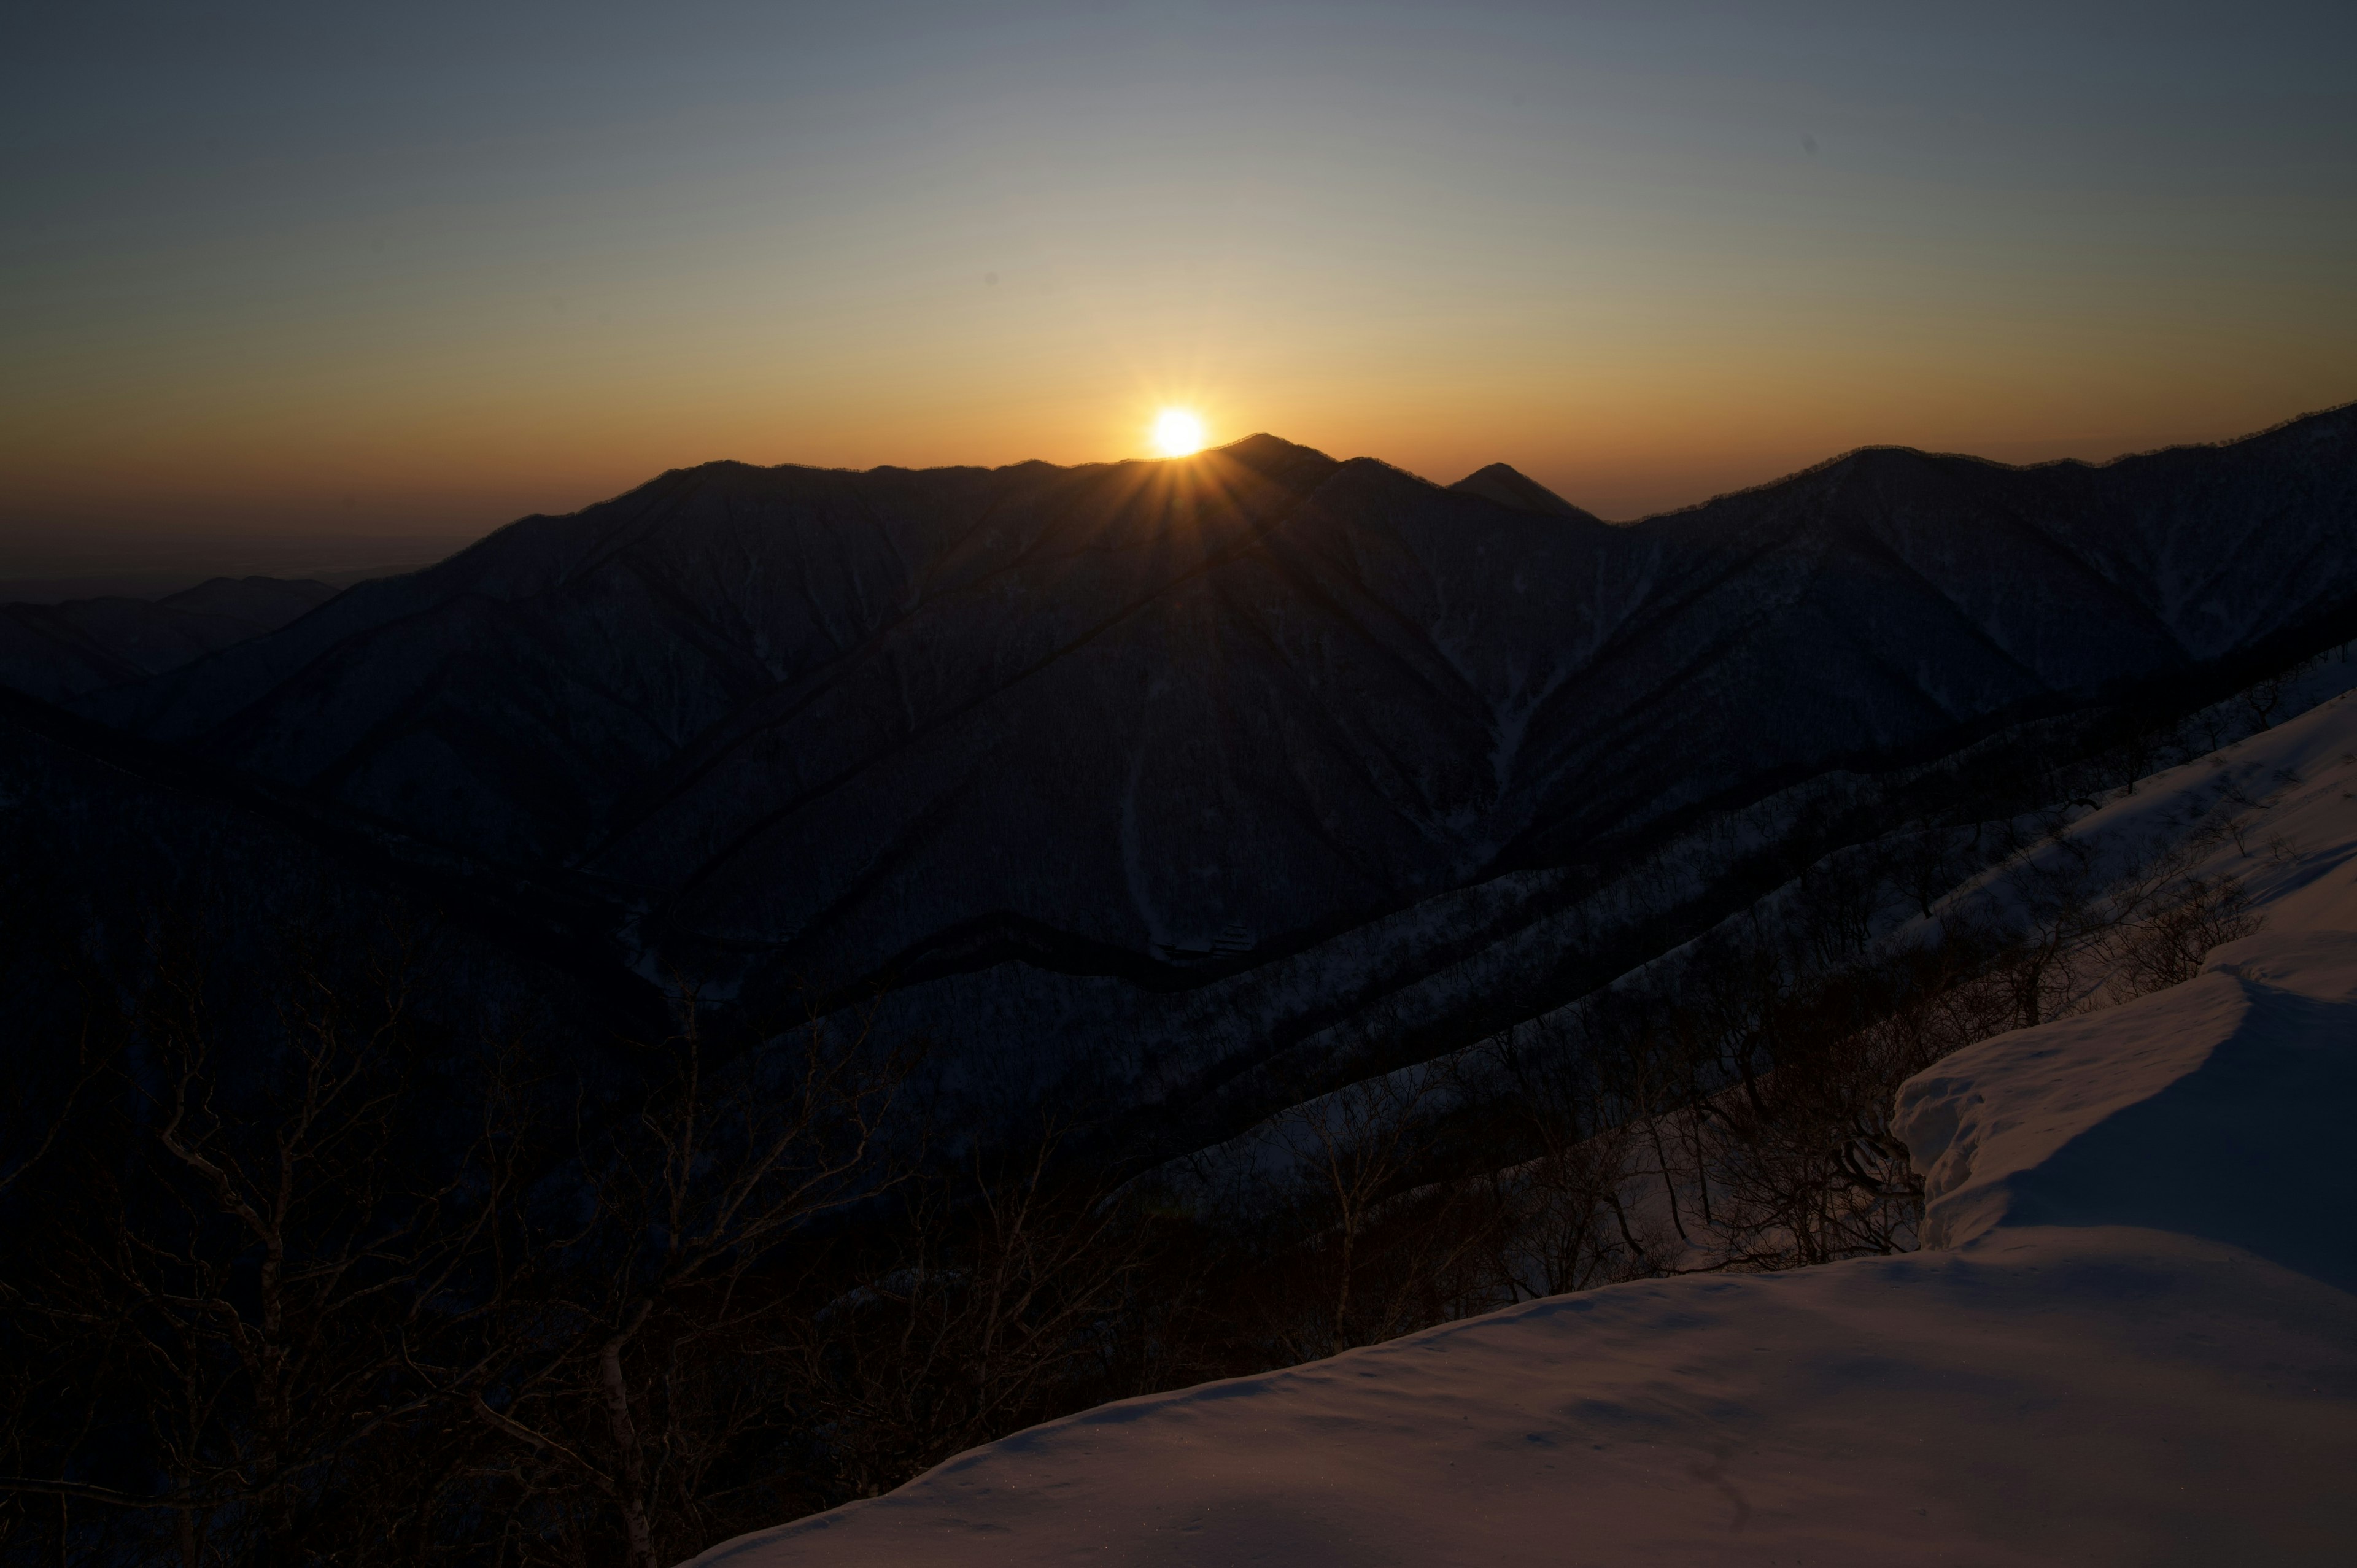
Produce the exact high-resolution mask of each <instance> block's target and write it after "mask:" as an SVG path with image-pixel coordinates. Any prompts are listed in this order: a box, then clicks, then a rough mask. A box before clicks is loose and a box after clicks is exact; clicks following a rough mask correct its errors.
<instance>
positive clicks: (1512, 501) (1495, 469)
mask: <svg viewBox="0 0 2357 1568" xmlns="http://www.w3.org/2000/svg"><path fill="white" fill-rule="evenodd" d="M1448 488H1449V489H1452V490H1455V491H1457V492H1458V493H1459V494H1460V495H1469V496H1480V498H1481V499H1483V500H1485V501H1495V502H1497V503H1498V504H1499V505H1500V506H1501V507H1506V508H1508V509H1510V510H1514V511H1535V512H1552V513H1554V514H1555V515H1556V516H1558V517H1577V518H1583V519H1586V520H1587V521H1589V522H1594V521H1597V519H1596V517H1595V514H1593V513H1591V512H1585V511H1582V510H1579V508H1577V507H1576V506H1574V505H1572V504H1571V503H1570V502H1569V501H1567V500H1566V499H1563V498H1562V497H1561V496H1559V495H1557V494H1555V492H1554V491H1553V490H1551V489H1547V488H1546V487H1545V486H1544V485H1543V484H1540V483H1539V482H1538V481H1537V480H1536V479H1534V478H1530V477H1528V476H1527V475H1525V474H1523V473H1521V472H1519V471H1518V470H1516V469H1513V468H1510V467H1507V466H1506V465H1505V464H1503V463H1492V464H1491V465H1490V466H1489V467H1486V468H1476V469H1475V470H1473V472H1471V473H1469V474H1468V475H1466V476H1465V477H1464V478H1461V479H1459V480H1458V481H1457V482H1456V483H1455V484H1453V485H1451V486H1449V487H1448Z"/></svg>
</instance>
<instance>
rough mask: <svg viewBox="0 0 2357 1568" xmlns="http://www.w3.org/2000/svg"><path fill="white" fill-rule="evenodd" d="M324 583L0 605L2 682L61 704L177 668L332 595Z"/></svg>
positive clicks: (276, 580) (244, 580)
mask: <svg viewBox="0 0 2357 1568" xmlns="http://www.w3.org/2000/svg"><path fill="white" fill-rule="evenodd" d="M335 594H336V590H335V589H334V588H331V587H329V586H328V585H327V584H325V583H314V582H309V581H306V580H290V579H286V578H281V577H215V578H213V579H211V580H210V582H205V583H199V584H198V585H196V586H195V587H193V588H188V589H186V590H184V591H182V592H180V593H177V594H172V595H168V596H166V597H164V598H160V599H155V600H147V599H132V598H96V599H73V600H69V601H68V602H66V603H64V604H57V605H0V686H8V687H12V688H14V689H15V690H16V691H19V692H23V693H26V694H27V695H28V696H34V697H38V698H40V699H41V700H42V701H44V702H60V701H63V700H64V699H66V698H69V697H79V696H82V695H85V694H87V693H91V692H96V691H102V690H104V689H105V688H107V687H110V686H119V685H124V684H127V683H129V682H135V681H140V680H144V679H145V678H146V677H148V676H151V675H160V674H162V673H164V672H165V671H169V670H177V669H178V668H179V667H180V666H181V665H184V664H187V663H188V662H189V661H190V660H196V659H201V658H202V657H204V656H205V655H206V654H208V653H211V652H214V651H215V650H219V649H222V648H227V647H229V646H230V645H231V644H232V643H238V642H242V641H244V640H246V639H248V638H253V637H259V636H261V635H262V634H263V633H264V632H268V631H275V630H277V629H278V628H280V627H283V626H285V624H286V623H287V622H289V621H291V620H294V619H296V618H297V617H300V616H303V615H306V614H307V613H308V612H310V611H312V610H314V609H317V607H319V606H321V605H323V604H325V603H326V602H327V601H328V600H329V599H331V598H333V597H334V596H335Z"/></svg>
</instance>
